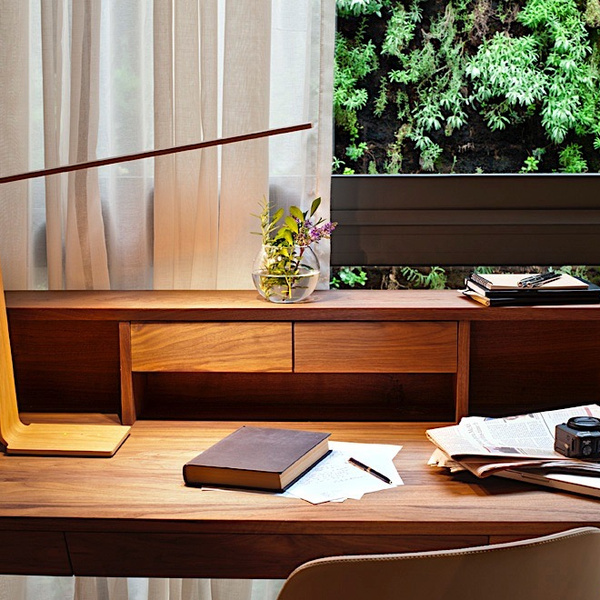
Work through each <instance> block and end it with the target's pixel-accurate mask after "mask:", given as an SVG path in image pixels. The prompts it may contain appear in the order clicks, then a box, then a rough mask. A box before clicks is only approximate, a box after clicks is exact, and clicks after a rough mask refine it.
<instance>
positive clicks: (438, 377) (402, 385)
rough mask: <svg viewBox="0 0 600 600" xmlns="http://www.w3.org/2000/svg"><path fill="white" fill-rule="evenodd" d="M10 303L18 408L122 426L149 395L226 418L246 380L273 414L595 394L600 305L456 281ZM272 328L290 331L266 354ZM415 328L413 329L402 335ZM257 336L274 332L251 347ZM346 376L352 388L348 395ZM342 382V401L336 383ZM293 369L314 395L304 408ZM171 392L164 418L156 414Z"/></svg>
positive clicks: (443, 407)
mask: <svg viewBox="0 0 600 600" xmlns="http://www.w3.org/2000/svg"><path fill="white" fill-rule="evenodd" d="M6 299H7V309H8V315H9V321H10V326H11V337H12V345H13V355H14V356H15V371H16V377H17V384H18V387H19V390H20V394H19V395H20V403H22V410H33V411H42V410H54V411H56V410H61V411H66V412H73V411H75V410H85V411H90V412H94V411H95V412H98V411H101V412H109V413H113V412H121V413H122V415H123V417H124V422H126V423H132V422H134V421H135V418H136V415H140V414H142V417H143V416H144V415H143V412H142V410H143V407H144V402H143V398H144V397H146V398H147V399H148V403H146V405H145V406H146V407H150V408H152V411H151V414H154V415H160V418H167V417H168V416H169V414H172V415H173V418H177V417H178V415H179V417H180V418H195V419H207V418H208V419H210V418H216V419H219V418H224V417H225V415H227V414H236V412H235V411H236V410H237V409H239V401H238V399H240V398H241V397H242V396H243V394H244V390H245V389H246V390H248V392H249V395H250V396H251V397H252V402H255V403H257V414H260V415H261V417H262V418H266V417H268V414H269V411H271V414H272V418H273V419H274V420H277V419H278V420H293V419H302V418H303V417H304V416H305V415H306V414H311V415H313V414H318V411H317V413H315V410H316V407H317V406H318V404H319V403H321V404H322V405H323V406H324V408H325V410H326V411H327V414H328V415H329V418H336V416H335V413H336V411H337V415H338V417H337V418H339V419H340V420H343V419H344V418H345V417H347V416H350V417H352V418H357V419H359V420H369V419H372V418H373V417H372V416H371V414H376V415H379V418H386V419H389V420H402V419H406V417H403V416H402V415H408V419H409V420H427V418H428V417H429V419H430V420H448V421H452V420H453V419H455V418H459V417H460V416H461V415H464V414H467V413H468V412H471V413H474V414H485V415H490V416H494V415H502V414H514V413H516V412H523V411H526V410H545V409H551V408H559V407H561V406H567V405H569V403H571V399H572V398H573V397H579V398H584V399H585V400H586V401H589V402H597V401H599V400H600V398H599V391H598V390H600V369H598V368H597V358H596V357H597V356H598V354H599V353H600V306H598V305H587V306H555V307H552V306H544V307H529V306H528V307H501V308H486V307H483V306H480V305H478V304H476V303H474V302H472V301H469V300H468V299H467V298H464V297H463V296H461V295H460V293H458V292H456V291H452V290H437V291H427V290H411V291H406V290H404V291H402V290H400V291H389V290H386V291H383V290H371V291H370V290H349V291H339V290H331V291H327V292H317V293H316V294H314V295H313V297H311V299H310V301H308V302H305V303H300V304H295V305H276V304H271V303H269V302H266V301H264V300H263V299H261V298H259V297H258V296H257V294H256V293H255V292H251V291H222V292H221V291H166V290H162V291H135V292H134V291H130V292H128V291H112V292H105V291H97V292H75V291H73V292H35V291H30V292H8V293H7V294H6ZM242 324H244V325H247V326H248V327H249V329H247V330H245V331H243V330H242V328H241V326H242ZM267 325H268V327H267ZM278 325H281V326H283V327H284V330H281V331H285V332H286V333H285V334H283V337H282V338H281V340H279V341H278V342H277V344H278V345H277V349H276V350H275V351H274V352H273V353H272V354H271V355H270V356H267V355H265V354H264V353H265V352H266V348H267V347H269V346H271V345H274V344H275V339H276V338H277V337H278V336H279V335H280V333H281V331H279V330H277V329H276V326H278ZM179 327H181V329H179ZM213 327H216V329H214V330H213ZM396 327H397V329H395V328H396ZM413 327H414V329H411V328H413ZM420 327H422V328H423V335H421V336H419V335H416V336H413V335H412V334H411V333H406V336H405V334H404V333H402V332H403V331H405V332H410V331H417V329H418V328H420ZM136 328H137V329H136ZM253 328H254V329H253ZM271 328H273V329H271ZM405 328H408V329H405ZM176 330H177V333H176V334H175V331H176ZM236 330H238V331H239V334H236V333H235V332H236ZM131 331H134V334H133V342H134V344H135V347H136V349H135V350H133V353H132V348H131V343H132V334H131ZM211 331H212V333H211ZM268 331H273V332H275V331H279V333H277V334H275V335H271V336H270V337H269V338H268V339H269V343H268V344H267V343H263V344H261V343H259V342H257V343H255V341H256V340H257V339H260V336H261V334H262V335H263V336H267V335H268ZM119 332H120V333H119ZM157 332H159V333H157ZM215 332H218V333H215ZM232 332H233V333H232ZM290 332H291V333H290ZM339 332H341V333H339ZM387 332H389V335H388V333H387ZM157 335H159V336H162V339H161V340H158V338H157V337H156V336H157ZM253 336H258V338H256V337H253ZM290 336H291V337H292V340H293V343H292V342H290V339H289V338H290ZM378 336H379V337H381V339H377V337H378ZM336 337H337V338H338V340H337V342H336V341H335V340H336ZM242 338H243V340H246V342H247V343H245V342H244V343H241V342H240V340H241V341H242V342H243V340H242ZM339 338H341V339H342V341H340V339H339ZM409 338H411V340H410V342H409V341H408V340H409ZM262 339H263V340H264V339H266V337H263V338H262ZM236 340H237V341H236ZM238 343H241V345H240V346H239V347H238V346H237V344H238ZM253 348H254V349H260V352H258V354H257V355H254V352H253ZM202 349H204V351H203V350H202ZM153 353H154V354H153ZM163 353H164V355H163ZM227 353H229V355H228V356H227V355H226V354H227ZM142 359H143V360H144V361H146V360H149V361H150V362H149V363H147V364H146V365H144V364H142ZM184 359H185V360H184ZM129 360H130V361H131V364H128V361H129ZM167 363H168V364H167ZM316 363H318V364H319V365H320V366H319V367H317V366H316ZM145 369H148V370H145ZM317 371H321V372H317ZM218 374H222V375H223V376H222V377H220V378H217V377H216V376H217V375H218ZM352 374H354V375H360V376H361V381H362V382H363V385H361V386H357V400H356V401H355V400H354V399H353V390H352V389H351V387H350V386H352V385H354V382H355V379H354V380H353V379H352V378H351V377H350V375H352ZM250 375H252V377H249V376H250ZM327 375H335V376H332V377H328V378H327V379H324V377H326V376H327ZM344 375H346V376H347V377H346V380H347V382H348V383H347V384H345V383H342V384H341V385H340V386H339V390H340V393H341V394H342V397H339V396H338V395H337V393H336V389H335V386H334V383H335V382H338V383H340V382H343V376H344ZM255 376H259V377H262V376H264V380H263V381H262V383H259V382H258V379H256V377H255ZM300 376H302V379H300ZM161 377H162V378H164V381H165V384H164V385H163V384H160V385H157V383H159V382H160V378H161ZM296 378H298V380H299V381H301V382H302V384H301V385H302V386H303V387H304V389H305V391H306V395H307V397H310V398H314V399H315V400H314V402H315V409H314V410H313V409H311V410H310V413H308V412H307V411H306V409H305V407H304V404H303V402H302V401H299V397H298V395H297V394H296V390H295V387H294V381H295V379H296ZM272 383H274V384H275V385H278V386H281V390H282V394H281V398H282V400H281V402H280V405H279V406H275V405H274V404H273V402H272V399H269V400H268V403H267V404H265V405H261V406H260V407H259V406H258V404H260V402H261V401H260V398H259V392H260V390H261V389H262V390H265V389H270V388H269V386H270V385H272ZM247 385H254V386H255V389H254V388H253V389H248V388H247ZM336 385H337V384H336ZM219 386H221V387H222V390H223V391H222V392H219V391H218V389H217V388H219ZM228 386H229V387H228ZM245 386H246V387H245ZM332 386H333V387H332ZM369 386H371V387H372V388H373V390H374V392H373V393H374V395H375V399H374V400H373V401H371V400H370V399H369V398H368V391H367V390H368V388H369ZM363 388H364V389H363ZM84 389H85V390H86V394H85V396H83V397H82V396H81V390H84ZM204 389H207V390H208V393H210V394H211V395H210V396H207V397H206V399H205V398H204V396H203V393H204V392H203V390H204ZM227 394H230V396H231V397H232V398H234V399H235V400H233V401H232V402H233V403H232V404H231V410H229V409H228V408H227V407H228V396H227ZM294 394H296V395H294ZM319 394H323V395H322V396H321V397H319ZM324 394H327V396H325V395H324ZM287 396H290V397H294V400H293V401H292V402H287V403H286V402H285V400H284V399H285V398H286V397H287ZM167 397H168V398H169V399H168V402H169V411H160V410H156V409H157V406H158V405H159V404H160V402H162V401H163V400H161V398H167ZM128 398H129V400H128ZM344 398H346V399H348V402H347V406H346V407H344V406H343V405H342V404H341V401H342V400H343V399H344ZM178 399H180V402H181V406H178V405H177V402H178V401H179V400H178ZM300 400H301V399H300ZM164 401H165V402H166V401H167V400H164ZM240 401H241V400H240ZM236 402H237V403H238V404H236ZM357 402H361V403H362V409H360V408H359V406H358V404H357ZM450 402H452V403H453V405H454V409H453V410H451V406H450ZM269 403H270V404H269ZM374 403H376V404H374ZM420 403H422V408H419V404H420ZM338 404H339V408H336V406H335V405H338ZM136 405H137V406H136ZM194 407H195V408H194ZM236 407H237V408H236ZM244 407H245V408H244V413H243V414H244V415H252V414H253V413H252V406H251V404H248V403H247V402H246V403H245V404H244ZM413 409H414V410H413ZM178 410H179V412H178ZM345 411H347V414H346V412H345ZM167 413H168V414H167Z"/></svg>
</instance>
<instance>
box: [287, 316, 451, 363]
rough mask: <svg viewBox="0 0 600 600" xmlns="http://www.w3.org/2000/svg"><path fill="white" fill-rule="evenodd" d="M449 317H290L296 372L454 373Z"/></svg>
mask: <svg viewBox="0 0 600 600" xmlns="http://www.w3.org/2000/svg"><path fill="white" fill-rule="evenodd" d="M457 331H458V326H457V323H455V322H446V321H442V322H415V323H412V322H411V323H395V322H350V323H296V324H295V325H294V350H295V361H294V370H295V371H296V372H298V373H455V372H456V370H457V336H458V334H457Z"/></svg>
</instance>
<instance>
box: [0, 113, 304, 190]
mask: <svg viewBox="0 0 600 600" xmlns="http://www.w3.org/2000/svg"><path fill="white" fill-rule="evenodd" d="M311 127H312V124H311V123H302V124H300V125H291V126H289V127H279V128H277V129H266V130H265V131H256V132H254V133H245V134H241V135H234V136H230V137H224V138H215V139H213V140H206V141H204V142H197V143H195V144H186V145H183V146H173V147H171V148H160V149H158V150H148V151H147V152H139V153H137V154H126V155H123V156H113V157H111V158H100V159H98V160H92V161H89V162H83V163H74V164H72V165H63V166H60V167H52V168H50V169H40V170H38V171H29V172H27V173H18V174H16V175H7V176H6V177H0V184H3V183H12V182H14V181H22V180H24V179H34V178H35V177H44V176H46V175H57V174H59V173H68V172H70V171H79V170H81V169H90V168H93V167H104V166H106V165H114V164H117V163H123V162H128V161H131V160H140V159H143V158H153V157H156V156H165V155H167V154H176V153H178V152H188V151H189V150H200V149H202V148H210V147H212V146H223V145H225V144H234V143H237V142H246V141H249V140H256V139H259V138H263V137H271V136H274V135H281V134H284V133H292V132H294V131H302V130H303V129H310V128H311Z"/></svg>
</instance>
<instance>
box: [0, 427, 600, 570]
mask: <svg viewBox="0 0 600 600" xmlns="http://www.w3.org/2000/svg"><path fill="white" fill-rule="evenodd" d="M241 424H242V423H240V422H169V423H165V422H158V421H137V422H136V423H135V425H134V426H133V427H132V433H131V435H130V437H129V438H128V439H127V440H126V441H125V443H124V444H123V446H122V447H121V449H120V450H119V452H118V453H117V454H116V455H115V456H113V457H112V458H107V459H102V458H97V459H84V458H51V457H15V456H0V472H1V473H2V477H1V478H0V532H1V531H6V532H17V531H44V532H64V533H65V535H66V540H67V548H68V552H69V557H70V560H71V561H72V564H73V571H74V572H75V573H78V574H88V575H92V574H95V575H117V574H119V575H124V574H125V572H126V573H127V574H128V575H131V576H134V575H140V576H141V575H148V574H153V575H154V576H170V575H173V576H175V575H177V576H182V575H184V574H185V575H186V576H197V575H198V574H200V573H201V574H202V576H223V577H230V576H235V574H236V573H238V576H257V577H284V576H286V574H287V573H289V572H290V570H291V569H292V568H294V566H296V565H297V564H298V562H299V561H301V560H303V559H304V558H307V557H315V556H324V555H332V554H337V553H341V552H354V553H357V552H365V551H369V552H378V551H386V552H387V551H392V550H394V549H398V550H411V549H412V550H418V549H425V548H443V547H457V546H462V545H473V544H480V543H485V542H486V541H487V540H488V539H489V537H490V536H514V537H517V538H526V537H532V536H535V535H538V534H545V533H549V532H553V531H561V530H565V529H568V528H570V527H575V526H579V525H584V524H588V525H596V526H599V525H600V510H599V509H598V506H599V505H598V502H597V500H594V499H591V498H586V497H583V496H576V495H574V494H567V493H563V492H559V491H549V490H546V489H542V488H534V487H532V486H529V485H527V484H523V483H519V482H513V481H508V480H502V479H487V480H475V479H474V478H472V477H455V476H450V475H447V474H445V473H444V472H441V471H438V470H437V469H434V468H431V467H427V465H426V462H427V459H428V458H429V456H430V454H431V452H432V450H433V446H432V445H431V444H430V443H429V442H428V441H427V440H426V439H425V436H424V428H425V426H424V425H423V424H401V423H328V422H327V423H322V422H314V423H298V422H295V423H289V422H287V423H271V424H268V423H260V424H261V425H266V426H285V427H291V428H305V429H314V430H318V431H331V432H332V439H334V440H343V441H358V442H378V443H393V444H399V445H402V446H403V448H402V450H401V451H400V453H399V454H398V456H397V457H396V459H395V464H396V466H397V468H398V471H399V473H400V475H401V476H402V478H403V480H404V483H405V485H404V486H400V487H397V488H394V489H390V490H386V491H383V492H378V493H374V494H367V495H366V496H365V497H364V498H363V499H362V500H360V501H354V500H348V501H346V502H344V503H341V504H339V503H331V504H324V505H319V506H313V505H310V504H308V503H306V502H304V501H301V500H294V499H286V498H280V497H277V496H272V495H269V494H254V493H247V492H220V491H206V490H200V489H196V488H187V487H185V486H184V484H183V480H182V476H181V469H182V466H183V464H184V463H185V462H186V461H187V460H189V459H190V458H192V457H193V456H195V455H196V454H197V453H198V452H199V451H201V450H202V449H204V448H206V447H208V446H209V445H211V444H212V443H214V442H216V441H217V440H219V439H221V438H222V437H224V436H225V435H227V434H228V433H231V432H232V431H234V430H235V429H236V428H237V427H238V426H239V425H241ZM203 542H206V543H209V544H210V546H204V545H203ZM179 544H182V546H181V548H180V549H179V550H177V549H176V548H177V547H178V545H179ZM194 547H196V551H195V552H194V551H193V549H194ZM201 547H204V548H205V550H200V548H201ZM208 547H210V552H208V551H206V548H208ZM262 552H264V553H265V554H264V556H265V557H266V559H265V560H262V559H261V558H260V556H261V553H262ZM242 558H244V560H246V559H247V560H248V561H249V562H248V566H247V567H246V568H244V567H241V568H240V564H239V560H240V559H242ZM274 565H276V566H274ZM21 566H22V568H23V569H24V570H25V571H26V572H31V573H35V572H38V571H40V570H41V569H42V568H44V565H43V564H40V563H39V561H37V560H36V561H34V560H33V558H32V560H31V561H27V560H26V559H25V558H24V559H23V562H22V565H21ZM240 569H241V570H240ZM240 573H244V575H240Z"/></svg>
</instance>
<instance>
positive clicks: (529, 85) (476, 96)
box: [466, 33, 546, 131]
mask: <svg viewBox="0 0 600 600" xmlns="http://www.w3.org/2000/svg"><path fill="white" fill-rule="evenodd" d="M537 50H538V42H537V40H536V39H535V38H534V37H533V36H523V37H520V38H511V37H508V36H507V35H504V34H501V33H497V34H496V35H494V37H493V38H492V39H491V40H489V41H485V42H484V43H483V44H482V45H481V47H480V48H479V51H478V52H477V55H476V56H474V57H473V58H472V59H471V60H470V61H468V63H467V65H466V73H467V75H469V76H470V77H471V79H472V80H473V81H474V82H475V84H476V87H475V90H474V92H473V94H472V97H471V101H477V102H478V103H479V104H480V105H481V107H482V111H483V114H484V118H485V120H486V123H487V125H488V127H489V128H490V129H491V130H492V131H494V130H496V129H504V128H505V127H506V126H507V125H508V124H509V123H510V122H511V121H514V118H515V117H514V110H515V107H518V106H519V107H527V106H530V105H532V104H534V103H535V102H537V101H539V100H541V99H542V98H543V97H544V95H545V92H546V86H545V84H546V79H545V77H544V74H543V73H541V72H540V71H539V69H538V66H537V63H538V58H539V57H538V51H537Z"/></svg>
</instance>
